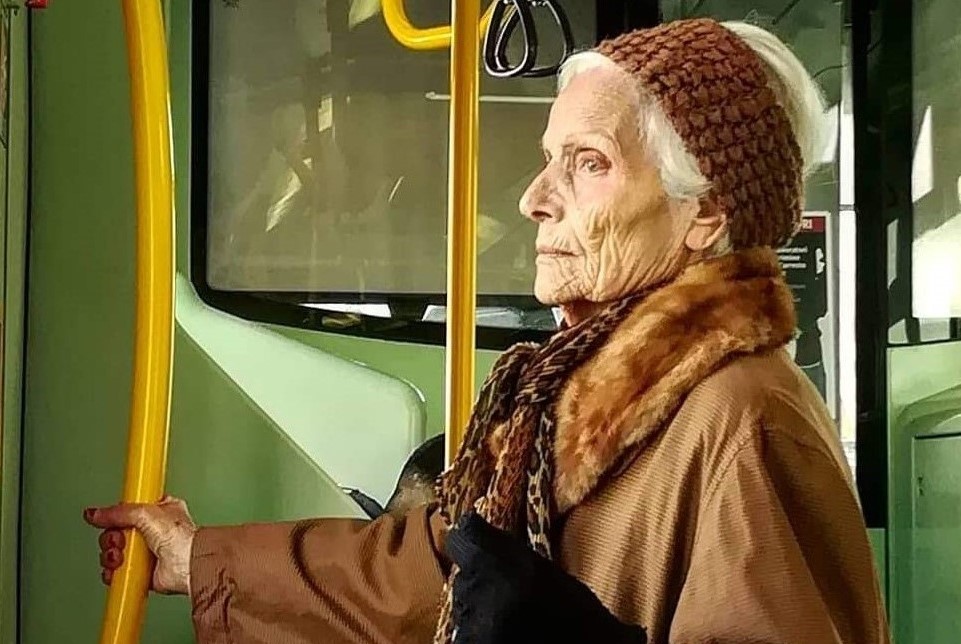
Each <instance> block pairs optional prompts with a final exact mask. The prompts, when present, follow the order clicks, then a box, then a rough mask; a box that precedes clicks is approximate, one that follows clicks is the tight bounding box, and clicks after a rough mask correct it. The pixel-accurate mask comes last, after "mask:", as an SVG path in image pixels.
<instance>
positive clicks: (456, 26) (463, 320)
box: [446, 0, 480, 462]
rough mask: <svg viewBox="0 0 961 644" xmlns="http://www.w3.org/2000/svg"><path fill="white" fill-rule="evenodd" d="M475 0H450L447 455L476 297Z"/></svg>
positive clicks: (466, 384)
mask: <svg viewBox="0 0 961 644" xmlns="http://www.w3.org/2000/svg"><path fill="white" fill-rule="evenodd" d="M479 19H480V0H452V6H451V34H452V37H451V54H450V86H451V90H450V93H451V102H450V155H449V158H450V176H449V179H448V209H447V364H446V398H447V458H448V462H450V461H451V460H453V458H454V456H455V455H456V453H457V449H458V447H459V446H460V444H461V441H462V440H463V437H464V430H465V428H466V427H467V422H468V420H469V418H470V410H471V405H472V403H473V400H474V339H475V333H474V324H475V322H474V320H475V309H476V300H477V155H478V139H479V128H478V98H479V89H478V85H479V78H478V77H479V73H480V38H479V36H478V29H477V22H478V20H479Z"/></svg>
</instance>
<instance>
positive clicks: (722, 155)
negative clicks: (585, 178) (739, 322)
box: [597, 19, 803, 248]
mask: <svg viewBox="0 0 961 644" xmlns="http://www.w3.org/2000/svg"><path fill="white" fill-rule="evenodd" d="M597 51H598V52H599V53H601V54H603V55H604V56H606V57H608V58H610V59H611V60H612V61H614V62H615V63H617V64H618V65H620V66H621V68H622V69H624V70H626V71H627V72H628V73H630V74H631V75H632V76H633V77H634V78H636V79H638V80H639V81H640V83H641V85H642V87H644V88H645V89H646V90H647V91H648V92H649V93H650V94H651V95H652V96H653V97H654V98H655V99H656V100H657V102H658V104H659V105H660V107H661V109H662V110H664V113H665V114H666V115H667V117H668V119H669V120H670V122H671V124H672V125H673V126H674V129H675V130H676V131H677V133H678V135H680V137H681V140H682V141H683V142H684V145H685V147H686V148H687V151H688V152H689V153H691V155H693V156H694V158H695V159H697V162H698V165H699V167H700V170H701V173H702V174H703V175H704V176H705V177H706V178H707V179H708V180H709V181H710V182H711V189H710V192H709V193H708V196H707V198H708V199H709V200H711V201H713V202H714V203H716V204H717V205H718V206H720V207H721V208H722V209H723V210H724V211H725V213H726V214H727V215H728V217H729V219H730V226H731V242H732V243H733V244H734V247H735V248H748V247H751V246H772V247H779V246H783V245H784V244H785V243H787V242H788V240H790V238H791V237H792V236H793V235H794V233H795V232H796V231H797V228H798V225H799V223H800V220H801V192H802V190H803V171H802V168H803V161H802V158H801V149H800V147H799V146H798V143H797V139H796V138H795V136H794V132H793V130H792V129H791V123H790V121H789V119H788V116H787V113H786V112H785V111H784V109H783V108H782V107H781V106H780V105H778V103H777V99H776V98H775V95H774V92H773V91H772V90H771V88H770V87H769V86H768V78H767V75H766V74H765V71H764V66H763V64H762V62H761V59H760V58H759V57H758V55H757V54H755V53H754V51H752V50H751V48H750V47H748V46H747V44H746V43H745V42H744V41H742V40H741V39H740V38H739V37H738V36H737V35H735V34H734V33H733V32H732V31H730V30H728V29H725V28H724V27H723V26H721V25H720V24H718V23H717V22H715V21H713V20H708V19H697V20H680V21H677V22H670V23H667V24H663V25H660V26H657V27H654V28H651V29H642V30H640V31H634V32H632V33H627V34H623V35H621V36H618V37H616V38H613V39H611V40H606V41H604V42H602V43H601V44H600V45H598V47H597Z"/></svg>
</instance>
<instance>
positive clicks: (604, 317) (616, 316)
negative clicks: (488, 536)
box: [434, 293, 646, 644]
mask: <svg viewBox="0 0 961 644" xmlns="http://www.w3.org/2000/svg"><path fill="white" fill-rule="evenodd" d="M645 297H646V293H644V294H638V295H636V296H633V297H630V298H627V299H625V300H622V301H621V302H618V303H617V304H614V305H612V306H610V307H608V308H607V309H605V310H604V311H602V312H600V313H598V314H597V315H594V316H592V317H591V318H590V319H589V320H587V321H585V322H582V323H581V324H578V325H576V326H573V327H570V328H567V329H564V330H562V331H560V332H558V333H557V334H555V335H554V336H553V337H552V338H551V339H550V340H549V341H547V342H546V343H545V344H544V345H537V344H519V345H516V346H514V347H512V348H511V349H509V350H508V351H507V352H506V353H504V354H503V355H502V356H501V357H500V359H499V360H498V361H497V363H496V364H495V365H494V368H493V369H492V370H491V373H490V375H489V376H488V378H487V380H486V381H485V382H484V385H483V387H482V388H481V392H480V396H479V398H478V401H477V404H476V405H475V406H474V411H473V413H472V414H471V418H470V422H469V424H468V428H467V434H466V436H465V439H464V442H463V444H462V445H461V447H460V451H459V452H458V455H457V458H456V459H455V460H454V463H453V464H452V465H451V467H450V468H449V469H448V470H447V471H446V472H445V473H444V474H442V475H441V477H440V478H439V479H438V481H437V489H436V493H437V499H438V501H439V503H440V512H441V514H442V516H443V517H444V519H445V520H446V521H447V522H448V524H449V525H455V524H456V523H457V521H458V519H459V518H460V517H461V516H463V515H464V514H465V513H466V512H469V511H470V510H472V509H474V510H476V511H477V513H478V514H479V515H480V516H481V517H483V518H484V519H485V520H487V521H488V522H489V523H491V524H492V525H493V526H495V527H497V528H500V529H502V530H506V531H509V532H512V533H515V534H521V533H524V532H526V535H527V540H528V543H529V544H530V546H531V548H532V549H533V550H534V551H535V552H537V553H538V554H540V555H542V556H544V557H546V558H548V559H550V558H551V541H550V537H551V520H552V518H553V516H554V514H555V504H554V499H553V496H554V460H553V444H554V433H555V431H554V428H555V418H554V403H555V401H556V400H557V397H558V395H559V394H560V392H561V390H562V388H563V387H564V385H565V384H566V382H567V379H568V377H569V376H570V374H572V373H573V372H574V371H575V370H576V369H577V368H578V367H579V366H581V365H582V364H583V363H584V362H585V361H587V360H588V359H589V358H590V357H591V356H592V355H593V354H594V353H595V352H596V351H597V350H598V349H599V348H600V347H601V346H602V345H603V344H604V343H605V342H607V340H608V338H609V337H610V335H611V333H613V331H614V330H615V329H616V328H617V326H618V325H619V324H620V323H621V322H622V321H623V320H624V319H625V318H627V317H628V315H629V314H630V313H631V311H632V310H633V308H634V306H635V305H636V304H637V303H638V302H639V301H640V300H643V299H644V298H645ZM495 433H496V434H498V435H499V439H500V440H499V442H498V444H497V446H496V449H495V450H494V451H496V456H494V455H492V450H491V445H492V443H491V439H492V436H493V435H494V434H495ZM456 575H457V569H456V567H455V568H454V569H452V571H451V573H450V577H449V578H448V580H447V584H446V586H445V590H444V598H443V602H444V603H443V605H442V607H441V615H440V620H439V622H438V626H437V631H436V634H435V636H434V643H435V644H449V643H450V642H451V641H452V639H453V633H454V624H453V623H452V618H451V611H452V589H453V582H454V578H455V577H456Z"/></svg>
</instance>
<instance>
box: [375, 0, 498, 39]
mask: <svg viewBox="0 0 961 644" xmlns="http://www.w3.org/2000/svg"><path fill="white" fill-rule="evenodd" d="M498 2H500V0H494V2H491V5H490V7H488V8H487V11H486V12H485V13H484V15H483V16H482V17H481V19H480V33H481V34H485V33H487V25H488V24H490V21H491V14H492V13H493V12H494V5H496V4H497V3H498ZM381 11H382V12H383V14H384V22H385V23H387V29H388V30H389V31H390V33H391V35H392V36H393V37H394V39H395V40H397V42H399V43H400V44H402V45H403V46H405V47H407V48H408V49H414V50H417V51H429V50H432V49H446V48H447V47H450V44H451V30H452V27H451V25H442V26H440V27H428V28H427V29H419V28H417V27H415V26H414V25H413V24H412V23H411V21H410V18H408V17H407V11H406V10H405V9H404V0H381ZM478 42H479V39H478Z"/></svg>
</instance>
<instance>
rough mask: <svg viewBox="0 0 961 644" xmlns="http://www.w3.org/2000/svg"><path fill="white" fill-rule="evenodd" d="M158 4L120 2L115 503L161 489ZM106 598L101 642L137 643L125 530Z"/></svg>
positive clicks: (168, 297)
mask: <svg viewBox="0 0 961 644" xmlns="http://www.w3.org/2000/svg"><path fill="white" fill-rule="evenodd" d="M160 5H161V0H123V14H124V26H125V29H126V33H127V61H128V66H129V71H130V104H131V116H132V118H133V135H134V171H135V177H136V191H137V272H136V275H137V305H136V307H137V308H136V330H135V337H134V372H133V390H132V394H131V409H130V430H129V431H130V433H129V438H128V445H127V467H126V473H125V476H124V484H123V500H124V501H127V502H137V503H150V502H154V501H157V500H158V499H160V497H161V496H162V494H163V487H164V477H165V469H166V461H167V433H168V428H169V421H170V382H171V380H170V378H171V362H172V359H173V320H174V317H173V315H174V313H173V276H174V250H173V248H174V219H173V165H172V154H171V140H170V96H169V73H168V69H167V44H166V41H165V35H164V25H163V13H162V11H161V6H160ZM127 543H128V545H127V551H126V553H125V554H124V565H123V567H122V568H120V569H119V570H118V571H117V574H115V575H114V577H113V581H112V583H111V585H110V591H109V594H108V596H107V608H106V612H105V614H104V621H103V630H102V631H101V636H100V642H101V644H134V643H135V642H137V641H138V640H139V634H140V627H141V624H142V620H143V606H144V601H145V599H146V595H147V591H148V589H149V584H150V570H151V565H150V563H151V562H150V553H149V552H148V550H147V548H146V546H145V545H144V542H143V540H142V539H141V538H140V536H139V535H138V534H136V533H131V534H128V535H127Z"/></svg>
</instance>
